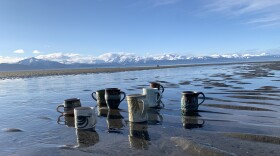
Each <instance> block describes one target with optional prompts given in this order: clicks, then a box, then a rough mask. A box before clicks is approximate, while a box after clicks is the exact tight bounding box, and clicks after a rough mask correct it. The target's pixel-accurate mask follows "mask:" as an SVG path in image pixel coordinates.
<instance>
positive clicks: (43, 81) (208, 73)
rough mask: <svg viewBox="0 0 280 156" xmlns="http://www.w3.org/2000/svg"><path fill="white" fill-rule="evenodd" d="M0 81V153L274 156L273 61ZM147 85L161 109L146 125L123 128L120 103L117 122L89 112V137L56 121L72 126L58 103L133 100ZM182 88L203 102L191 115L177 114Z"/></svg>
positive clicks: (278, 130)
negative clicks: (110, 93) (159, 90)
mask: <svg viewBox="0 0 280 156" xmlns="http://www.w3.org/2000/svg"><path fill="white" fill-rule="evenodd" d="M0 79H1V80H0V85H1V88H0V98H1V106H2V109H1V110H0V117H1V120H0V124H1V130H2V131H1V133H0V139H1V140H2V141H1V142H0V148H1V149H3V150H1V151H0V155H193V156H196V155H223V156H224V155H242V156H243V155H248V156H249V155H250V156H251V155H252V156H253V155H254V156H256V155H260V156H262V155H272V156H274V155H275V156H278V155H280V151H279V147H280V117H279V115H280V104H279V100H280V83H279V82H280V62H279V61H275V62H249V63H244V62H243V63H223V64H199V65H176V66H154V67H129V68H95V69H72V70H45V71H18V72H0ZM151 81H156V82H158V83H160V84H162V85H163V86H164V87H165V91H164V93H163V98H162V102H163V103H164V105H165V107H164V108H162V109H152V110H150V111H149V112H148V122H147V123H144V124H143V123H141V124H139V123H130V122H128V106H127V101H126V99H125V100H124V101H123V102H122V103H121V105H120V106H119V108H120V110H119V111H118V112H117V114H118V116H119V118H115V119H111V118H110V112H109V111H108V110H107V109H103V108H99V107H97V108H96V114H97V116H98V122H97V125H96V127H95V132H80V131H77V130H76V129H75V128H74V127H73V125H71V124H69V123H70V122H69V123H66V122H64V123H63V124H61V122H59V121H60V119H61V120H63V121H66V120H70V121H71V120H72V119H70V118H66V117H65V116H61V114H60V113H58V112H57V111H56V107H57V106H58V105H60V104H61V103H63V101H64V99H67V98H73V97H76V98H80V99H81V103H82V105H83V106H91V107H93V106H95V105H96V101H94V100H93V99H92V98H91V93H92V92H94V91H96V90H99V89H104V88H111V87H116V88H120V89H121V90H122V91H124V92H125V93H126V94H127V95H129V94H138V93H142V88H148V87H149V82H151ZM186 90H191V91H201V92H203V93H204V94H205V96H206V100H205V102H204V103H203V104H202V105H200V106H199V109H198V112H196V113H192V114H182V112H181V108H180V102H181V96H182V95H181V92H183V91H186ZM160 118H162V121H160V120H159V119H160ZM59 123H60V124H59ZM109 125H114V126H118V127H120V129H119V130H118V131H114V132H110V131H108V127H109ZM139 129H140V131H139ZM134 131H137V132H138V133H137V134H139V133H140V134H141V135H140V137H139V136H133V135H132V134H134V133H133V132H134Z"/></svg>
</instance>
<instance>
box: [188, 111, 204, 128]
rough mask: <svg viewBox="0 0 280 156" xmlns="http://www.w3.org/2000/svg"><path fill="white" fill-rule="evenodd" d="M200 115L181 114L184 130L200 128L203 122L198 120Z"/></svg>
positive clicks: (195, 113)
mask: <svg viewBox="0 0 280 156" xmlns="http://www.w3.org/2000/svg"><path fill="white" fill-rule="evenodd" d="M199 117H200V115H199V114H198V113H197V112H194V113H185V112H184V113H183V114H182V123H183V127H184V128H185V129H193V128H202V127H203V125H204V123H205V121H204V120H203V119H200V118H199Z"/></svg>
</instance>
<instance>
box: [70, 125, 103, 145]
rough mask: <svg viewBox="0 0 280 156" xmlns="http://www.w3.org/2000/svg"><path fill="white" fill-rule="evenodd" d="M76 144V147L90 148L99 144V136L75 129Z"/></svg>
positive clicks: (90, 131) (95, 133) (94, 132)
mask: <svg viewBox="0 0 280 156" xmlns="http://www.w3.org/2000/svg"><path fill="white" fill-rule="evenodd" d="M76 135H77V143H78V145H77V146H76V147H79V148H82V147H90V146H93V145H95V144H96V143H98V142H99V135H98V133H97V132H96V131H92V130H84V129H76Z"/></svg>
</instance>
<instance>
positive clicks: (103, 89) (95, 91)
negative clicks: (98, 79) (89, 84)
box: [95, 89, 105, 92]
mask: <svg viewBox="0 0 280 156" xmlns="http://www.w3.org/2000/svg"><path fill="white" fill-rule="evenodd" d="M100 91H105V89H99V90H96V91H95V92H100Z"/></svg>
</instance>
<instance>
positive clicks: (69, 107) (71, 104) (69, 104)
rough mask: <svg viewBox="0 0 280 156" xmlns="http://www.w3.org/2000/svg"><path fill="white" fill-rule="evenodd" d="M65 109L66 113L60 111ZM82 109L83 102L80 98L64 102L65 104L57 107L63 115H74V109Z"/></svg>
mask: <svg viewBox="0 0 280 156" xmlns="http://www.w3.org/2000/svg"><path fill="white" fill-rule="evenodd" d="M60 107H63V108H64V111H63V112H62V111H60V110H59V108H60ZM76 107H81V101H80V99H78V98H71V99H66V100H64V103H63V104H61V105H59V106H57V107H56V111H57V112H59V113H63V114H72V115H74V108H76Z"/></svg>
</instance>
